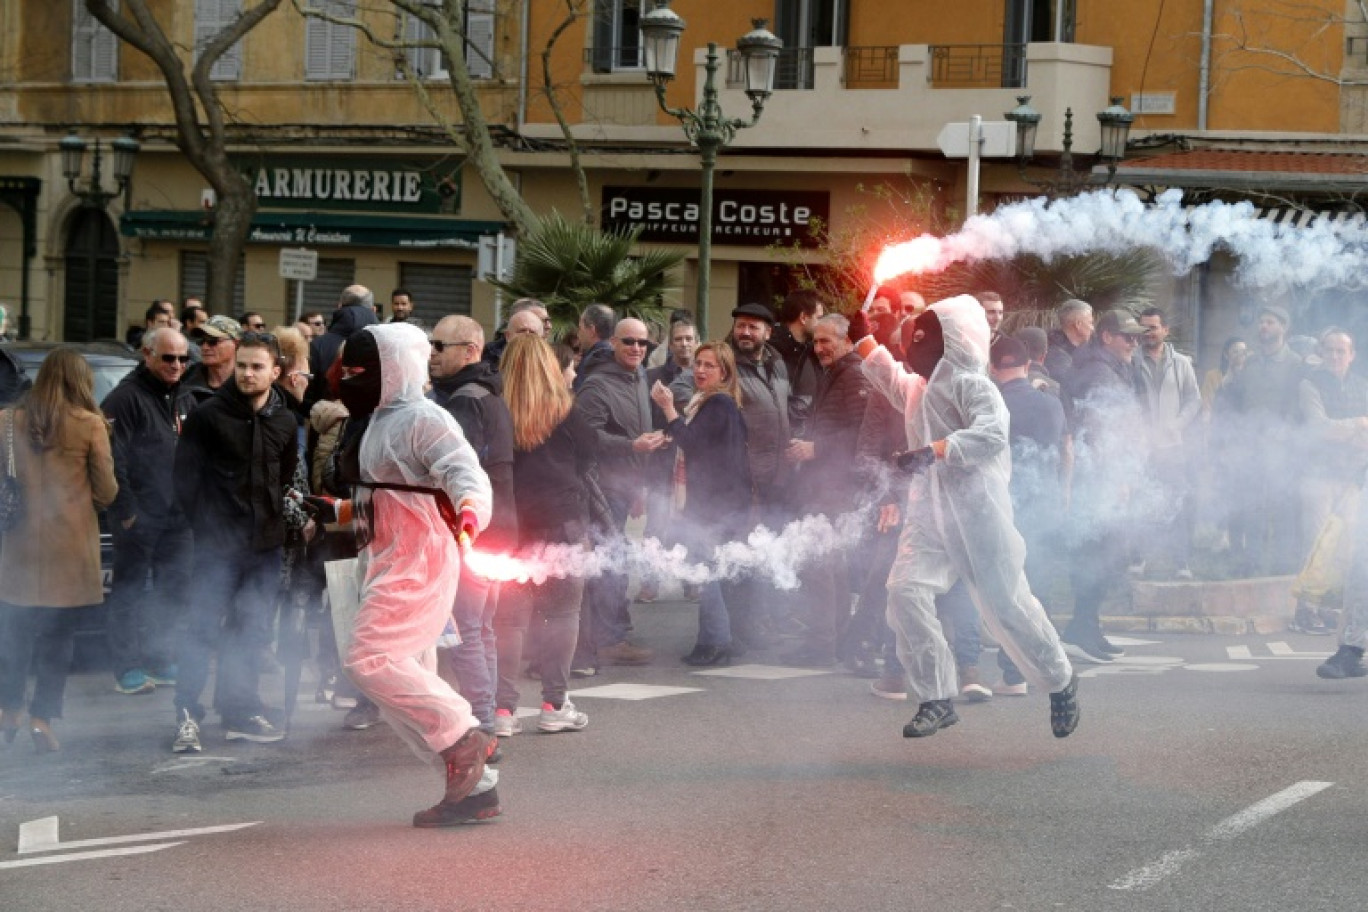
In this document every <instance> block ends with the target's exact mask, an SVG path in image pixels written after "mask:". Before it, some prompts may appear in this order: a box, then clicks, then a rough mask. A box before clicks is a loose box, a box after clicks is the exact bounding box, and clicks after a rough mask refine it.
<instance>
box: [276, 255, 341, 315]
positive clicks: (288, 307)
mask: <svg viewBox="0 0 1368 912" xmlns="http://www.w3.org/2000/svg"><path fill="white" fill-rule="evenodd" d="M355 281H356V260H353V259H350V258H346V257H319V258H318V272H317V274H316V277H315V278H314V280H313V281H312V282H305V283H304V310H306V311H309V310H321V311H322V312H323V313H325V314H331V313H332V312H333V308H334V307H336V306H337V296H338V295H340V294H341V293H342V289H344V288H346V287H347V286H348V285H351V284H353V283H354V282H355ZM297 284H299V283H297V282H295V281H293V280H290V281H288V282H286V283H285V311H286V313H288V314H290V315H291V316H293V315H294V306H295V294H296V291H295V286H296V285H297Z"/></svg>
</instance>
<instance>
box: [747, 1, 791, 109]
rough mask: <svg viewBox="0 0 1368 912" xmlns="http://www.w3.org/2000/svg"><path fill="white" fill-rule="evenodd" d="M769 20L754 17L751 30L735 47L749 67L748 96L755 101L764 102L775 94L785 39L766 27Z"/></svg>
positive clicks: (757, 102)
mask: <svg viewBox="0 0 1368 912" xmlns="http://www.w3.org/2000/svg"><path fill="white" fill-rule="evenodd" d="M768 23H769V20H767V19H752V20H751V26H752V28H751V30H750V31H749V32H747V33H746V34H744V35H742V36H741V37H740V38H738V39H737V41H736V49H737V50H738V51H740V52H741V59H742V61H743V62H744V64H745V70H746V96H747V97H748V98H750V100H751V101H752V102H754V103H756V104H763V103H764V101H765V99H767V98H769V97H770V95H772V94H773V93H774V72H775V70H776V69H777V68H778V64H779V51H780V49H782V48H783V46H784V42H783V41H781V40H779V37H778V36H777V35H775V34H774V33H773V32H771V31H770V30H769V29H768V28H766V27H765V26H766V25H768Z"/></svg>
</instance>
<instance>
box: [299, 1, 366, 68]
mask: <svg viewBox="0 0 1368 912" xmlns="http://www.w3.org/2000/svg"><path fill="white" fill-rule="evenodd" d="M314 5H316V6H317V7H319V8H321V9H322V10H324V11H325V12H327V13H328V14H329V15H331V16H339V17H342V18H347V19H350V18H354V17H355V16H356V0H315V3H314ZM355 59H356V29H354V28H352V27H351V26H347V25H340V24H338V23H334V22H329V21H327V20H325V19H313V18H310V19H308V20H306V21H305V23H304V78H305V79H319V80H329V81H334V82H340V81H347V80H350V79H351V78H352V76H353V75H354V73H355Z"/></svg>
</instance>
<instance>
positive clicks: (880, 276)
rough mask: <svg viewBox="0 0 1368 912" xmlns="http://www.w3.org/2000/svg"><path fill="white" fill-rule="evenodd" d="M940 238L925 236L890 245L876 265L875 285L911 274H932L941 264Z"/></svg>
mask: <svg viewBox="0 0 1368 912" xmlns="http://www.w3.org/2000/svg"><path fill="white" fill-rule="evenodd" d="M941 251H942V248H941V241H940V238H937V237H933V236H932V235H929V234H923V235H922V236H921V237H919V238H914V239H912V240H910V241H904V242H903V243H901V244H890V245H888V246H887V247H885V248H884V249H883V252H882V253H880V254H879V259H878V262H876V263H875V264H874V284H875V285H878V284H880V283H882V282H887V281H888V280H889V279H895V278H897V277H898V276H900V275H905V274H907V273H909V272H930V271H933V270H935V269H937V268H939V266H940V264H941Z"/></svg>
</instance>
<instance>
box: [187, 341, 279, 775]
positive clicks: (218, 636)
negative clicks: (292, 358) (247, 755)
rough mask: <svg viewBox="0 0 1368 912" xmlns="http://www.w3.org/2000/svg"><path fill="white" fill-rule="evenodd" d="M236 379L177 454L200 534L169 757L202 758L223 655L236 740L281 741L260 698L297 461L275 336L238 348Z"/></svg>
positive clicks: (226, 717)
mask: <svg viewBox="0 0 1368 912" xmlns="http://www.w3.org/2000/svg"><path fill="white" fill-rule="evenodd" d="M236 357H237V360H236V366H235V368H234V371H233V378H232V379H231V380H229V381H228V382H226V383H224V384H223V386H222V387H220V388H219V391H218V392H217V393H215V394H214V395H213V396H212V397H211V398H210V399H209V400H208V401H206V402H205V403H204V404H202V405H201V406H199V408H197V409H195V411H194V412H192V413H191V414H190V417H189V418H188V419H186V421H185V424H184V427H183V428H182V430H181V439H180V443H179V445H178V446H177V447H176V463H175V465H176V499H177V502H178V503H179V505H180V508H181V510H182V511H184V513H185V515H186V516H188V517H189V519H190V526H191V528H192V529H193V530H194V533H195V579H194V586H193V590H194V591H193V593H192V596H191V599H190V603H189V606H188V611H187V618H186V630H185V632H184V636H183V638H182V641H181V648H180V652H179V654H178V655H177V659H178V663H179V667H178V669H177V670H178V677H177V679H176V716H177V723H178V725H179V728H178V730H177V735H176V740H175V742H174V744H173V750H175V751H176V752H177V753H184V752H187V751H194V752H197V751H199V750H200V743H199V723H200V721H201V720H202V719H203V718H204V707H203V706H202V705H201V704H200V695H201V693H202V692H203V690H204V686H205V683H206V682H207V680H208V677H209V658H210V656H211V655H212V654H213V653H214V650H215V647H216V646H217V649H218V683H217V690H216V692H215V698H214V705H215V707H216V708H217V709H218V711H219V715H220V716H221V717H222V719H223V724H224V728H225V734H226V736H227V739H228V740H230V741H236V740H244V741H255V742H259V743H265V742H271V741H279V740H281V739H282V738H283V737H285V733H284V732H283V731H281V730H280V729H279V728H277V727H276V725H275V723H273V722H272V721H270V720H268V719H267V718H266V716H265V710H264V708H263V705H262V703H261V698H260V697H259V696H258V695H257V678H258V675H259V673H260V668H259V662H260V657H261V653H262V652H263V651H264V650H265V649H266V648H267V647H268V646H269V645H270V642H271V621H272V618H273V617H274V613H275V610H274V609H275V597H276V591H277V590H278V589H279V586H280V559H281V546H282V545H283V544H284V543H285V521H284V519H285V516H284V514H285V507H284V499H285V487H286V486H287V485H288V484H289V483H290V479H291V478H293V477H294V471H295V463H296V462H297V460H298V459H299V449H298V445H297V443H296V423H295V418H294V414H293V413H292V412H291V411H290V408H289V406H288V405H286V403H285V397H284V395H283V394H282V393H281V392H280V391H279V390H278V389H276V388H275V386H273V384H274V383H275V382H276V380H278V379H279V378H280V349H279V347H278V345H277V344H276V341H275V338H274V337H273V336H266V335H254V334H251V333H249V334H247V335H246V336H245V337H243V339H242V340H241V341H240V342H239V343H238V348H237V356H236Z"/></svg>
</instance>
